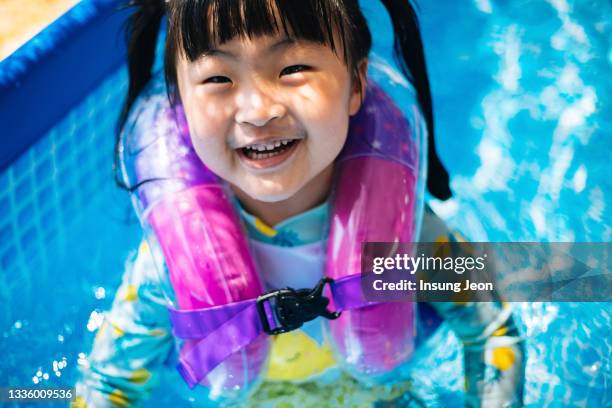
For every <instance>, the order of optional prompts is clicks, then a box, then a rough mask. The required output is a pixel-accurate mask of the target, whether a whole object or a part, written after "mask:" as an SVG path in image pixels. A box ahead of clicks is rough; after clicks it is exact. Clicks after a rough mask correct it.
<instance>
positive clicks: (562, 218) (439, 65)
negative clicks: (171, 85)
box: [0, 0, 612, 406]
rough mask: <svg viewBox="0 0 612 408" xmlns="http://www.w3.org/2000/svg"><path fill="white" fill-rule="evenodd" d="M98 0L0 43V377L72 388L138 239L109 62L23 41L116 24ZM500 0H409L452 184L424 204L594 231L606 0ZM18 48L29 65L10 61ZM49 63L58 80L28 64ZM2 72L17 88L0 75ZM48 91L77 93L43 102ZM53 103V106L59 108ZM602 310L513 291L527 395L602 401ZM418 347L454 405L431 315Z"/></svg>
mask: <svg viewBox="0 0 612 408" xmlns="http://www.w3.org/2000/svg"><path fill="white" fill-rule="evenodd" d="M114 3H116V2H114V1H110V0H106V1H102V0H100V1H83V2H82V3H81V4H80V5H79V6H78V7H77V8H76V9H73V10H72V11H71V12H70V13H69V15H67V16H65V17H64V18H62V19H61V20H60V21H58V22H56V23H55V24H54V25H52V26H51V27H49V29H47V30H45V32H43V33H42V34H41V35H39V36H38V37H37V40H36V41H38V43H36V41H35V42H34V43H30V44H29V45H28V46H27V47H26V48H25V50H24V49H22V50H21V51H20V52H21V53H17V54H16V57H19V59H15V58H11V59H9V60H6V61H3V62H2V63H1V65H0V84H3V87H2V88H0V90H1V91H0V96H1V97H0V108H1V109H0V111H2V112H4V113H3V114H2V115H4V116H1V117H2V118H3V120H2V121H0V123H3V125H2V127H3V128H5V126H6V123H9V126H8V129H9V130H10V132H8V134H4V135H3V138H5V137H8V139H10V140H11V143H12V140H13V139H16V140H17V139H18V140H24V139H27V140H26V142H28V143H25V142H24V143H22V144H19V143H17V142H16V144H15V145H13V144H11V145H10V146H9V145H3V152H2V161H1V168H2V170H0V269H1V270H2V273H1V275H0V304H1V306H0V331H1V335H2V341H0V352H1V355H3V356H4V357H5V359H4V361H3V364H2V365H0V380H1V384H0V385H4V384H6V385H13V386H27V385H44V386H48V387H52V386H59V385H69V384H72V383H73V381H74V379H75V376H76V373H77V365H78V364H79V361H83V358H84V355H85V354H84V353H87V352H88V351H89V348H90V345H91V342H92V338H93V335H94V333H95V331H96V329H97V328H98V327H99V325H100V323H101V319H102V314H103V313H104V310H106V309H108V308H109V307H110V304H111V301H112V298H113V295H114V291H115V289H116V288H117V286H118V284H119V283H120V279H121V274H122V269H123V265H124V262H125V259H126V258H127V255H128V253H129V252H130V251H132V250H133V249H135V248H136V247H137V245H138V242H139V240H140V230H139V226H138V223H137V220H136V218H135V216H134V215H133V211H132V209H131V203H130V202H129V200H128V198H127V196H126V194H125V193H123V192H121V191H119V190H118V189H116V188H115V186H114V183H113V180H112V177H111V169H110V164H111V161H112V148H113V132H114V125H115V120H116V117H117V113H118V111H117V108H118V106H119V105H120V103H121V101H122V98H123V95H124V93H125V89H126V73H125V69H124V68H123V67H120V66H119V63H118V62H117V63H116V65H115V66H113V64H107V65H103V64H95V63H94V62H96V61H98V60H90V59H89V58H94V56H90V55H89V54H76V55H79V56H80V57H81V58H82V61H84V62H83V64H85V62H87V65H86V66H85V65H82V66H74V65H73V66H69V67H62V66H61V65H57V63H55V64H56V65H52V64H53V61H54V60H53V54H52V53H51V54H49V53H47V54H44V53H42V52H41V53H40V54H36V52H37V50H38V51H40V50H41V49H43V48H45V47H46V48H49V49H54V47H56V46H57V47H56V48H59V45H57V43H56V39H57V38H59V37H60V34H59V33H60V32H61V31H62V30H67V29H68V28H67V27H70V26H78V27H80V28H79V31H78V32H79V33H81V34H82V35H83V36H84V37H86V38H95V35H96V34H95V33H92V32H91V31H90V29H89V27H94V26H95V27H97V26H98V25H99V26H100V27H103V28H104V29H109V26H110V28H111V29H116V28H117V22H116V21H115V20H112V19H108V18H107V17H104V18H101V17H100V16H106V15H108V12H109V10H110V9H111V8H112V7H113V6H114ZM507 3H510V2H495V1H489V0H474V1H472V2H470V3H462V4H460V3H459V2H442V1H437V2H423V4H421V8H422V15H423V17H422V23H423V35H424V41H425V44H426V51H427V56H428V63H429V70H430V75H431V78H430V79H431V83H432V90H433V94H434V104H435V105H434V106H435V115H436V125H437V134H438V150H439V152H440V155H441V156H442V160H443V161H444V162H445V163H446V164H447V167H448V168H449V170H450V172H451V174H452V187H453V190H454V192H455V198H454V199H453V200H451V201H450V202H447V203H444V204H441V203H436V202H432V203H431V205H432V206H433V207H434V209H435V210H437V211H438V212H439V213H440V214H441V215H442V216H443V217H444V218H445V219H447V220H448V221H449V222H450V223H451V224H452V225H454V226H456V227H457V228H458V229H459V230H461V231H462V232H463V233H464V234H465V235H466V236H468V237H469V238H471V239H472V240H492V241H505V240H510V241H530V240H531V241H586V242H589V241H598V242H601V241H603V242H610V241H611V238H612V215H611V211H610V210H609V209H608V205H609V203H608V202H607V201H608V200H609V197H610V194H611V193H612V178H611V177H610V148H611V147H612V139H611V138H610V136H611V132H610V130H609V129H611V128H612V126H611V125H612V123H611V121H612V111H611V106H612V105H611V104H610V97H611V95H612V92H611V91H612V82H611V81H609V80H605V78H609V77H610V73H611V71H612V69H611V68H612V5H610V3H609V2H606V1H604V0H601V1H586V0H584V1H578V0H576V1H570V0H568V1H563V0H550V1H541V2H540V1H516V2H512V3H513V4H507ZM371 8H373V10H372V12H371V13H370V16H369V18H370V19H371V20H372V21H374V24H375V25H376V27H377V29H376V31H375V33H380V34H383V33H384V31H385V30H386V29H388V27H389V24H386V23H385V16H384V15H382V13H380V11H379V10H377V9H375V8H374V6H371ZM98 17H100V18H98ZM73 34H74V33H73ZM375 35H376V34H375ZM87 36H90V37H87ZM91 36H93V37H91ZM71 38H72V37H71ZM71 41H72V42H73V43H75V45H74V47H76V48H75V50H76V51H75V50H73V51H70V50H68V51H65V52H66V53H69V52H77V51H83V50H84V49H89V50H90V52H92V53H93V52H94V51H98V52H99V53H100V54H103V55H104V54H105V53H106V52H108V54H109V55H110V54H111V53H112V51H113V45H112V44H115V43H113V42H112V41H110V42H109V44H110V45H108V49H105V48H104V44H101V43H96V46H97V47H91V44H88V43H79V40H78V37H74V40H71ZM113 41H114V40H113ZM32 44H34V45H32ZM60 45H61V44H60ZM28 47H29V48H28ZM376 51H377V52H378V53H379V54H380V55H385V54H387V53H388V50H387V49H386V48H385V47H379V48H378V49H376ZM28 52H29V53H30V55H31V59H30V61H38V62H39V63H38V64H32V63H30V64H29V65H28V64H25V63H23V61H26V62H27V61H28V58H29V57H28ZM85 55H88V57H87V58H86V57H85ZM49 61H51V62H49ZM20 64H21V65H20ZM34 65H37V66H38V65H40V66H42V68H35V67H34ZM45 66H47V68H46V71H44V69H45ZM94 66H97V67H98V68H95V67H94ZM103 68H104V69H103ZM36 69H42V70H43V71H42V72H39V71H36ZM60 69H63V70H64V76H63V78H62V80H61V81H60V80H54V79H53V78H55V77H53V76H47V77H45V73H46V74H47V75H49V73H50V72H57V71H58V70H60ZM75 69H79V70H86V69H87V70H90V69H91V70H96V69H97V70H98V71H99V72H97V73H96V75H97V77H95V81H94V85H91V84H85V83H82V82H83V81H81V80H79V79H78V78H77V76H76V75H74V73H73V72H72V71H71V70H75ZM20 72H21V74H19V73H20ZM19 75H24V76H19ZM26 75H30V78H31V77H33V76H36V77H40V78H42V80H44V79H45V78H46V79H47V81H46V82H56V83H55V84H47V85H45V86H49V87H51V88H53V87H55V89H52V90H51V91H49V90H46V89H45V90H43V91H44V92H42V93H43V94H45V95H48V94H57V99H58V100H59V99H64V100H63V101H62V102H61V103H60V102H56V99H55V98H54V99H49V100H48V101H45V100H42V101H40V95H38V94H37V93H33V91H32V92H26V91H25V89H26V88H25V87H27V86H28V81H27V78H28V77H27V76H26ZM92 75H93V74H92ZM15 78H17V79H15ZM19 78H22V79H19ZM20 80H21V81H23V87H22V88H19V87H12V88H10V86H12V85H10V86H9V85H6V84H13V85H14V84H15V81H20ZM38 83H39V84H44V83H45V82H44V81H43V82H38ZM5 85H6V86H5ZM62 87H64V89H65V90H68V91H70V90H72V89H76V88H80V89H82V91H83V93H86V96H85V97H81V98H80V99H79V100H78V101H77V102H74V101H70V100H68V98H67V97H64V98H60V97H59V96H60V95H59V94H62ZM9 88H10V89H13V91H11V92H15V95H17V94H19V92H20V90H21V94H20V95H21V96H20V98H22V99H20V101H22V102H24V103H26V104H27V111H28V112H33V114H31V115H30V117H29V118H27V117H26V118H25V119H24V118H22V119H23V120H22V121H21V122H20V121H18V120H12V119H11V118H10V117H9V116H11V117H14V118H17V119H19V117H20V112H22V111H21V110H16V109H15V108H14V107H11V106H13V104H15V106H17V102H18V100H17V99H11V100H10V101H9V100H7V98H6V96H5V95H6V94H7V92H8V91H6V89H9ZM67 93H71V92H67ZM18 96H19V95H18ZM16 101H17V102H16ZM9 102H10V104H9ZM41 102H47V103H41ZM36 104H39V106H37V105H36ZM62 104H63V105H65V106H66V108H68V109H65V110H63V111H62V112H60V111H59V106H60V105H62ZM24 106H25V105H24ZM54 107H57V109H58V111H56V112H51V111H53V108H54ZM24 109H26V108H24ZM37 109H38V110H40V111H41V112H42V111H44V112H45V113H44V115H45V116H46V117H48V121H51V119H53V121H52V122H49V123H53V124H52V125H51V126H48V127H47V128H45V129H39V128H36V126H37V125H38V126H42V124H41V123H42V122H43V121H42V119H40V118H41V117H42V116H43V114H42V113H41V114H40V117H39V116H38V115H37V114H36V112H37ZM9 119H11V121H10V122H8V120H9ZM39 119H40V120H39ZM34 122H35V123H34ZM3 133H4V131H3ZM41 134H43V136H42V137H40V135H41ZM3 143H4V142H3ZM15 146H16V147H15ZM9 150H10V152H9V153H11V154H8V153H7V152H8V151H9ZM610 310H611V308H610V304H609V303H605V304H602V303H599V304H598V303H525V304H516V307H515V316H516V318H517V321H518V323H519V326H520V328H521V330H522V331H523V333H525V334H526V335H527V337H528V348H527V351H528V363H527V384H526V403H527V404H529V405H531V406H607V405H610V404H612V396H611V395H612V392H611V387H612V374H611V367H610V364H611V363H610V355H612V337H611V336H610V332H611V330H610V328H611V327H612V321H611V320H612V318H611V313H610ZM428 344H431V347H430V348H425V349H423V350H422V351H420V353H421V356H420V357H421V363H420V365H418V366H417V367H415V368H414V370H415V377H418V378H420V379H421V382H422V384H419V386H420V389H421V390H422V394H423V395H425V396H426V398H427V400H428V402H429V403H430V405H432V406H436V405H438V406H454V405H456V404H457V402H458V401H461V397H460V394H461V391H460V389H461V380H460V374H461V373H460V365H461V363H460V359H461V354H460V350H459V347H458V344H457V341H456V339H455V337H454V336H453V335H452V334H450V333H449V331H448V329H447V328H446V327H443V328H442V329H441V330H440V331H438V332H437V333H436V334H435V336H434V338H433V339H432V341H430V342H429V343H428ZM432 366H436V367H438V369H437V370H431V367H432ZM175 397H176V395H175V394H174V391H173V390H171V389H170V390H168V389H160V390H158V391H157V393H156V395H155V398H156V401H157V402H159V404H160V406H170V404H172V406H177V405H178V404H177V401H176V400H174V398H175ZM185 404H186V403H185Z"/></svg>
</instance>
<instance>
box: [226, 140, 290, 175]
mask: <svg viewBox="0 0 612 408" xmlns="http://www.w3.org/2000/svg"><path fill="white" fill-rule="evenodd" d="M300 142H301V139H280V140H275V141H271V142H268V143H254V144H251V145H249V146H246V147H241V148H238V149H236V151H237V152H238V154H239V156H240V158H241V159H243V161H245V162H246V164H248V165H249V166H251V167H254V168H258V169H262V168H268V167H274V166H277V165H279V164H281V163H282V162H284V161H285V160H287V159H288V158H289V157H290V156H291V154H292V153H293V152H294V151H295V149H296V148H297V146H298V145H299V144H300Z"/></svg>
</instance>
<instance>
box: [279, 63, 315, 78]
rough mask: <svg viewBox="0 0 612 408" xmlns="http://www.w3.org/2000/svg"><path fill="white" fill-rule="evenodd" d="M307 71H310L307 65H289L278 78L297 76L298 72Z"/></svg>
mask: <svg viewBox="0 0 612 408" xmlns="http://www.w3.org/2000/svg"><path fill="white" fill-rule="evenodd" d="M308 69H310V67H309V66H307V65H291V66H289V67H286V68H283V70H282V71H281V73H280V76H283V75H291V74H297V73H298V72H303V71H308Z"/></svg>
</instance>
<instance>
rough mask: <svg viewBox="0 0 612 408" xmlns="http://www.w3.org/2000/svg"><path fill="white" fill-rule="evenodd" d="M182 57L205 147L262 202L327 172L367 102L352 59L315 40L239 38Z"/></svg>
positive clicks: (229, 177) (207, 155) (186, 96)
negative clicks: (353, 119) (350, 65)
mask: <svg viewBox="0 0 612 408" xmlns="http://www.w3.org/2000/svg"><path fill="white" fill-rule="evenodd" d="M177 61H178V62H177V82H178V87H179V92H180V95H181V100H182V103H183V106H184V108H185V114H186V117H187V121H188V123H189V130H190V132H191V138H192V141H193V145H194V147H195V150H196V152H197V154H198V155H199V157H200V158H201V160H202V161H203V162H204V164H205V165H206V166H207V167H208V168H209V169H210V170H212V171H213V172H214V173H216V174H217V175H218V176H219V177H221V178H222V179H224V180H226V181H228V182H229V183H230V184H232V185H233V186H235V187H237V188H238V189H239V190H242V192H244V193H245V194H247V195H248V196H250V197H252V198H253V199H255V200H259V201H265V202H276V201H281V200H285V199H288V198H290V197H292V196H294V195H295V194H296V193H298V192H299V191H300V190H302V189H303V188H304V187H305V186H306V185H307V184H308V183H309V182H311V181H313V182H316V180H317V176H318V175H320V174H322V173H323V171H324V170H329V169H330V168H331V166H332V163H333V161H334V160H335V158H336V157H337V156H338V154H339V153H340V150H341V149H342V147H343V146H344V142H345V141H346V137H347V132H348V121H349V116H350V115H353V114H355V113H356V112H357V111H358V110H359V106H360V103H361V93H360V89H359V88H358V86H357V85H356V84H357V82H356V81H353V80H352V79H351V75H350V73H349V70H348V68H347V66H346V64H345V63H344V61H343V60H342V59H341V57H339V56H338V55H336V54H335V53H334V52H333V51H332V50H331V49H330V48H329V47H327V46H325V45H321V44H317V43H312V42H307V41H301V40H290V39H289V38H286V37H284V36H281V35H278V36H261V37H257V38H254V39H251V40H249V39H244V38H239V37H237V38H234V39H233V40H231V41H229V42H226V43H224V44H221V45H220V46H218V48H216V49H215V50H212V51H211V52H209V53H207V54H206V55H204V56H202V57H201V58H199V59H198V60H196V61H194V62H188V60H187V59H186V58H185V57H179V58H178V60H177ZM360 72H361V73H362V75H365V63H363V64H362V66H361V67H360ZM362 83H363V84H365V76H364V77H363V80H362ZM323 179H324V178H323Z"/></svg>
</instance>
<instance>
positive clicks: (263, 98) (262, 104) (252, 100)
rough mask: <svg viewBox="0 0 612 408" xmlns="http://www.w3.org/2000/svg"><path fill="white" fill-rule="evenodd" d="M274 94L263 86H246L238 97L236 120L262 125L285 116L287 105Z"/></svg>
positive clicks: (242, 122) (244, 123)
mask: <svg viewBox="0 0 612 408" xmlns="http://www.w3.org/2000/svg"><path fill="white" fill-rule="evenodd" d="M274 96H275V95H274V92H273V91H272V90H264V89H262V86H256V85H251V86H245V87H244V89H243V91H242V92H240V93H239V95H238V98H237V106H238V109H237V111H236V115H235V119H236V122H237V123H239V124H241V125H251V126H257V127H261V126H265V125H267V124H268V123H269V122H271V121H273V120H275V119H280V118H282V117H283V116H285V113H286V111H287V109H286V107H285V105H284V104H282V103H281V102H279V101H277V100H276V99H275V98H274Z"/></svg>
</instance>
